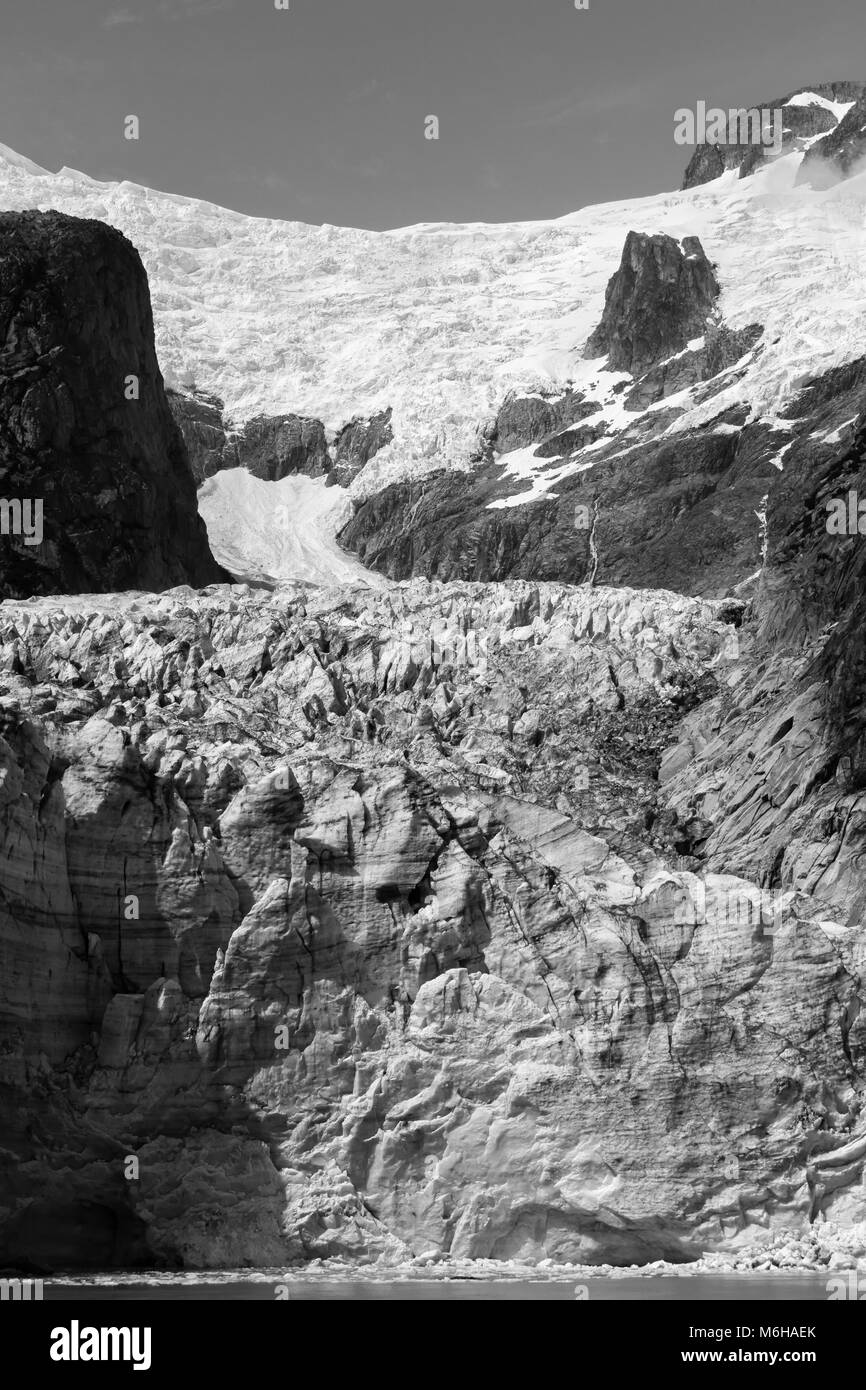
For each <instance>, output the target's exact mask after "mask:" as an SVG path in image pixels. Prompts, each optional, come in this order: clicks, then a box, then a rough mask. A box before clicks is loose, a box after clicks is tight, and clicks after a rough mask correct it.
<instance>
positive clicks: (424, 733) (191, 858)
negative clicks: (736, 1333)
mask: <svg viewBox="0 0 866 1390" xmlns="http://www.w3.org/2000/svg"><path fill="white" fill-rule="evenodd" d="M737 624H739V625H740V626H739V627H738V626H736V625H737ZM732 641H734V643H735V644H737V643H742V644H743V646H742V648H741V649H740V651H739V654H738V653H737V652H736V651H735V652H734V653H733V654H732V653H731V651H730V645H731V642H732ZM773 659H774V649H773V647H772V646H771V645H764V644H762V639H760V638H759V637H758V636H756V633H755V628H754V624H751V623H750V622H744V614H743V605H742V604H739V605H738V604H731V603H728V604H710V603H707V602H704V601H702V600H699V599H692V598H683V597H679V596H676V595H674V594H671V593H665V592H650V591H643V592H635V591H628V590H607V589H586V588H585V589H567V588H564V587H563V586H562V585H535V584H521V583H515V584H509V585H502V586H500V585H493V586H476V585H456V586H451V587H449V588H444V589H443V588H442V587H440V586H432V587H428V586H427V585H425V584H423V583H419V582H415V583H414V584H412V585H411V586H408V587H407V588H405V589H403V590H400V591H394V592H393V593H384V594H379V595H370V594H364V595H361V594H360V593H355V594H349V595H346V594H339V595H337V594H334V595H328V594H321V595H319V596H318V597H315V598H313V597H311V596H308V597H307V598H298V597H293V596H289V595H286V594H275V595H273V596H262V595H261V594H259V595H253V594H250V593H248V592H244V591H243V590H240V591H238V590H233V591H227V590H212V591H210V592H209V593H207V594H205V595H202V596H197V597H195V598H191V597H190V596H189V595H188V594H185V593H179V594H176V595H166V596H165V597H164V598H162V599H160V600H153V601H150V602H148V603H147V604H142V603H141V602H138V603H129V602H128V601H124V600H123V599H116V598H113V599H111V600H109V601H106V602H105V604H104V605H102V606H100V605H98V604H92V605H91V606H90V607H89V608H87V607H85V608H82V607H81V606H80V605H79V606H77V607H76V606H75V605H72V604H69V603H68V602H64V601H62V600H61V601H56V602H43V603H42V604H41V605H40V604H37V605H23V604H19V605H11V606H10V605H7V606H4V608H3V610H2V613H0V669H2V671H3V672H4V673H5V674H4V675H3V677H2V682H3V686H4V688H5V694H4V695H3V696H2V708H3V712H4V736H3V741H2V743H0V758H2V759H3V760H4V762H5V767H6V773H5V777H4V779H3V783H2V786H3V788H4V792H3V796H4V798H5V800H4V803H3V805H4V808H5V809H3V811H2V818H0V833H2V837H3V855H2V857H0V878H2V889H3V892H2V908H0V935H2V938H3V942H4V959H5V960H6V962H7V965H6V968H5V970H4V978H3V988H4V990H5V991H7V997H8V1003H7V1005H6V1007H5V1008H4V1010H3V1018H4V1020H5V1023H4V1027H5V1032H4V1039H3V1051H2V1066H3V1079H4V1083H5V1087H6V1089H5V1090H4V1093H3V1095H4V1101H3V1104H4V1107H5V1108H6V1109H5V1111H4V1121H6V1120H8V1122H7V1123H4V1155H3V1157H2V1162H3V1165H4V1169H5V1171H4V1173H3V1181H2V1184H0V1192H2V1194H3V1197H2V1200H3V1202H4V1204H5V1219H4V1220H2V1222H0V1240H2V1245H0V1260H2V1261H5V1262H9V1261H19V1262H20V1261H24V1260H26V1261H27V1262H28V1263H29V1264H30V1266H31V1267H33V1266H35V1267H38V1268H40V1269H44V1268H56V1267H57V1266H58V1265H60V1266H62V1265H65V1264H70V1263H75V1262H76V1254H77V1251H78V1250H79V1249H80V1248H81V1246H82V1244H83V1241H82V1234H81V1232H82V1229H83V1223H84V1222H85V1221H86V1220H90V1219H91V1217H93V1219H94V1221H95V1223H96V1225H97V1228H98V1229H100V1230H101V1229H103V1228H104V1231H105V1239H103V1240H100V1242H98V1243H94V1244H89V1245H88V1249H89V1250H93V1249H94V1248H95V1246H97V1245H98V1249H97V1259H98V1262H99V1263H100V1264H102V1265H103V1266H110V1265H112V1264H118V1265H120V1264H126V1265H129V1264H134V1263H137V1262H141V1263H147V1264H153V1263H168V1264H176V1263H184V1264H186V1265H189V1266H197V1267H214V1266H225V1265H241V1264H244V1263H249V1264H258V1265H260V1264H263V1263H264V1264H282V1263H284V1262H286V1261H291V1260H293V1259H299V1260H302V1259H305V1258H311V1257H313V1256H321V1255H329V1254H339V1255H342V1256H344V1257H348V1258H350V1259H353V1260H356V1261H362V1262H363V1261H369V1260H373V1259H378V1258H384V1259H387V1260H396V1259H401V1258H410V1257H412V1256H414V1255H421V1254H422V1253H423V1252H426V1251H429V1250H431V1249H432V1250H435V1251H438V1252H441V1253H446V1252H447V1253H448V1254H449V1255H451V1256H454V1257H465V1258H478V1257H482V1256H490V1257H493V1258H499V1259H514V1258H525V1259H528V1260H530V1261H533V1260H538V1259H541V1258H543V1257H547V1258H553V1259H558V1260H584V1261H588V1262H596V1261H602V1260H605V1261H612V1262H614V1263H626V1262H631V1261H633V1260H650V1259H653V1258H657V1257H661V1256H668V1257H671V1258H675V1259H684V1258H685V1259H687V1258H690V1257H693V1256H695V1255H697V1254H698V1253H700V1252H701V1251H704V1250H712V1249H716V1250H718V1249H725V1248H729V1247H730V1245H731V1243H732V1242H735V1241H737V1240H738V1239H739V1238H740V1237H741V1235H742V1233H743V1231H746V1230H748V1228H749V1227H750V1226H753V1227H755V1228H759V1229H762V1228H764V1227H765V1226H766V1225H767V1223H769V1224H770V1225H771V1226H778V1225H784V1226H786V1227H789V1228H794V1229H796V1230H798V1231H801V1232H806V1231H808V1229H809V1223H810V1219H811V1218H812V1216H813V1215H814V1214H815V1213H816V1211H817V1212H821V1213H825V1214H828V1215H830V1216H832V1217H833V1218H834V1219H836V1220H842V1221H844V1220H846V1219H850V1217H851V1216H852V1214H854V1212H855V1210H856V1209H857V1199H856V1195H855V1194H856V1183H858V1182H859V1177H860V1172H861V1170H862V1166H863V1159H862V1156H860V1157H858V1156H857V1154H858V1153H859V1150H857V1152H855V1153H853V1154H852V1156H851V1157H850V1158H845V1155H846V1154H847V1153H848V1152H849V1149H850V1148H851V1139H852V1134H853V1135H854V1136H855V1137H856V1136H857V1134H858V1133H859V1128H861V1127H862V1123H861V1121H860V1120H859V1105H860V1100H861V1092H862V1077H863V1069H864V1065H866V1032H864V1025H863V1023H862V1021H861V1020H862V1019H863V1018H864V1016H866V1015H864V1014H863V1012H862V1009H861V985H860V981H861V980H862V978H863V968H862V967H863V960H862V949H863V948H862V930H861V929H860V928H859V917H858V912H859V909H858V903H859V895H860V894H861V892H862V889H861V887H860V881H859V879H858V876H857V873H856V862H857V855H858V853H859V840H858V838H857V833H856V832H855V831H854V830H853V829H852V827H853V826H855V825H857V824H859V823H860V822H861V821H862V816H863V806H862V805H861V803H863V802H864V799H866V798H864V794H863V793H859V794H858V793H856V792H843V791H841V790H840V789H838V788H836V789H835V790H834V789H833V787H832V786H830V785H828V783H827V782H826V781H822V780H821V778H820V777H818V778H816V779H815V780H814V781H812V782H810V783H807V784H806V787H805V797H806V803H801V804H803V807H804V811H805V809H807V803H808V802H809V801H810V800H811V809H812V818H811V831H810V844H811V848H810V849H809V850H808V851H807V850H806V848H805V845H804V847H803V849H802V850H800V851H796V850H795V849H793V847H792V859H791V861H790V863H787V862H786V863H785V865H784V866H781V867H780V866H779V865H778V864H777V865H776V866H775V867H774V868H773V870H772V872H770V870H769V868H767V869H766V870H765V869H763V868H762V870H761V873H760V875H759V874H758V873H757V872H756V873H755V874H754V875H752V874H747V873H745V859H746V858H747V855H746V854H745V852H744V851H743V850H742V849H741V850H740V858H741V859H742V860H743V861H744V868H743V869H741V870H740V873H741V876H740V877H737V876H736V874H732V873H731V872H730V868H731V866H730V865H724V866H720V864H719V860H720V852H719V851H718V849H716V848H715V846H716V844H717V842H718V837H719V834H720V832H721V830H722V826H721V823H720V816H719V812H718V799H719V792H718V791H717V792H716V794H715V800H714V799H713V797H712V796H710V794H709V791H708V788H707V782H706V780H700V779H701V778H703V779H707V778H709V775H710V774H709V771H708V769H709V768H710V766H714V767H715V768H716V770H715V771H714V773H713V777H714V779H715V781H714V785H716V784H718V782H719V781H721V782H722V783H723V785H722V791H721V794H722V795H723V796H726V797H728V798H729V799H730V798H732V797H733V794H734V792H735V790H736V787H737V785H740V786H741V785H742V784H741V783H740V784H738V783H737V782H736V780H735V779H734V778H732V776H731V768H732V766H735V765H736V758H737V757H739V756H744V755H745V739H746V724H748V732H749V737H750V738H751V740H752V744H753V746H754V747H755V749H756V750H757V751H758V753H759V755H760V756H759V760H758V761H757V762H756V763H755V765H754V766H752V767H751V768H750V770H749V776H750V777H752V778H753V779H756V780H757V781H758V783H759V784H760V787H761V796H762V798H763V800H762V805H763V806H764V810H763V816H764V819H765V826H764V829H765V830H766V831H768V832H770V833H772V832H773V830H774V826H775V825H776V824H777V823H779V824H781V823H783V822H784V823H787V824H788V825H790V824H791V823H792V820H791V817H792V815H793V816H794V817H795V818H796V816H797V815H798V811H797V809H796V808H797V801H798V800H801V798H796V799H794V800H792V798H791V797H790V796H788V795H787V792H786V786H787V784H786V782H785V780H784V779H785V774H784V772H783V769H784V768H785V767H788V766H790V764H789V763H788V762H786V759H788V758H789V757H791V758H793V757H795V756H796V749H795V747H794V746H793V743H791V742H790V739H789V734H788V733H786V732H785V730H784V727H783V726H784V724H785V711H786V709H787V705H788V702H789V700H790V695H789V693H788V692H786V691H783V690H782V689H781V687H780V685H779V684H773V685H767V683H766V681H765V680H764V679H763V677H762V675H761V674H760V672H762V671H763V669H764V662H765V661H766V660H773ZM73 671H74V672H75V683H74V684H73V682H72V681H71V679H70V676H71V673H72V672H73ZM756 673H759V674H756ZM812 685H813V687H814V689H813V693H812V694H811V695H809V696H808V699H807V696H806V694H805V693H803V694H795V698H796V699H798V700H800V701H801V704H802V707H803V708H804V709H805V708H806V704H804V703H803V702H804V701H806V703H809V702H811V703H809V707H810V708H811V709H812V710H813V711H818V710H819V709H820V706H821V702H822V695H821V690H820V688H819V687H820V681H819V679H818V678H817V677H813V679H812ZM730 692H733V696H734V699H735V700H736V705H737V706H738V708H735V707H734V703H733V700H732V698H731V693H730ZM726 719H727V720H728V723H727V724H726V723H725V720H726ZM741 724H742V727H741ZM705 727H707V733H702V732H701V731H702V730H703V729H704V728H705ZM740 727H741V732H740V735H739V738H740V742H739V744H738V745H737V747H739V748H740V749H741V750H742V752H740V753H738V752H737V747H734V748H729V747H728V743H729V741H730V737H731V732H732V731H733V730H735V729H738V728H740ZM780 731H781V732H780ZM684 735H686V736H685V737H684ZM809 735H810V745H809V750H808V757H809V758H810V759H811V760H812V761H813V762H814V763H815V766H816V767H818V766H819V765H820V764H821V763H822V760H826V757H827V749H826V740H825V734H824V730H823V725H822V722H821V718H820V715H816V716H815V717H813V720H812V725H811V727H810V729H809ZM797 747H799V744H798V745H797ZM667 750H673V751H667ZM801 756H802V754H801ZM714 760H715V761H714ZM719 760H721V762H719ZM722 763H723V764H724V767H723V768H722ZM660 764H661V766H662V778H663V786H662V787H661V788H660V786H659V783H658V780H657V779H658V771H659V766H660ZM780 779H781V780H780ZM696 783H697V788H696V785H695V784H696ZM798 785H803V784H802V783H801V782H798ZM121 787H123V793H122V795H123V798H124V799H123V802H122V803H121V800H120V796H121V790H120V789H121ZM756 795H757V793H756ZM786 796H787V799H786ZM731 805H732V808H733V802H732V803H731ZM821 807H823V808H824V809H823V810H822V811H821V813H820V815H818V816H816V814H815V812H816V811H817V810H818V809H819V808H821ZM834 808H835V809H834ZM127 823H128V825H129V829H128V830H127V828H126V827H127ZM731 824H732V825H735V824H736V815H735V814H734V812H733V809H732V814H731ZM739 833H740V841H738V843H742V836H743V831H742V830H741V831H740V832H739ZM118 834H119V835H120V840H119V841H118V842H117V844H116V847H115V837H116V836H117V835H118ZM798 853H800V855H801V856H805V858H804V859H803V867H805V863H806V859H808V860H809V862H811V863H812V864H814V865H816V868H815V869H814V870H812V871H810V872H809V875H808V883H807V882H805V881H804V880H803V879H802V876H801V873H802V871H801V867H800V866H799V863H798V859H797V854H798ZM820 861H823V862H824V863H826V864H828V865H829V864H832V865H833V866H834V868H833V871H832V873H830V872H829V871H828V872H826V873H825V874H823V875H822V874H821V873H820V872H819V871H818V869H817V864H818V863H819V862H820ZM798 875H800V877H798ZM776 887H780V888H781V887H784V888H785V889H786V891H787V893H788V896H787V898H786V901H785V905H784V912H783V913H782V914H781V917H779V916H778V915H776V916H774V915H773V911H772V909H773V895H772V889H774V888H776ZM804 889H805V890H806V891H803V890H804ZM794 890H797V891H794ZM743 901H745V903H746V905H747V911H746V912H745V913H743V912H741V911H740V907H739V904H741V903H742V902H743ZM732 903H735V904H738V906H737V909H736V911H734V910H732V908H731V904H732ZM135 904H137V907H138V910H139V915H138V916H137V917H136V916H135V915H132V914H131V912H130V908H131V906H133V905H135ZM831 915H832V916H833V917H834V919H835V920H836V921H837V922H840V923H842V924H843V925H841V926H838V927H834V928H832V930H831V928H830V927H829V926H828V924H827V920H826V919H827V918H828V916H831ZM855 918H857V922H858V925H857V926H856V927H855V926H854V925H853V924H854V920H855ZM845 922H848V923H849V925H848V927H847V928H846V927H845V926H844V923H845ZM777 927H780V928H781V929H780V930H779V931H777V930H776V928H777ZM804 980H808V989H806V990H804V988H803V982H804ZM35 999H38V1000H39V1002H40V1007H39V1008H35V1007H34V1005H33V1001H34V1000H35ZM43 1005H44V1007H43ZM854 1147H855V1149H856V1148H857V1146H856V1145H855V1146H854ZM130 1155H134V1156H136V1157H137V1158H138V1160H139V1165H140V1172H139V1178H138V1179H137V1180H136V1181H132V1182H129V1181H125V1180H124V1178H123V1172H124V1162H125V1160H126V1158H128V1156H130ZM836 1159H838V1162H837V1163H836V1166H835V1168H834V1170H833V1179H832V1181H829V1180H827V1177H826V1173H827V1171H828V1170H827V1166H826V1165H827V1163H833V1162H834V1160H836Z"/></svg>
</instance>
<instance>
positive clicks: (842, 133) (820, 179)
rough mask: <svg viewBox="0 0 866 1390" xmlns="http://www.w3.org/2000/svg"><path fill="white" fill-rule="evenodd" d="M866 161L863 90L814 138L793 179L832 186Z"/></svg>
mask: <svg viewBox="0 0 866 1390" xmlns="http://www.w3.org/2000/svg"><path fill="white" fill-rule="evenodd" d="M864 161H866V93H864V94H863V95H861V96H860V98H859V100H858V101H857V103H856V105H854V106H852V108H851V110H850V111H849V112H848V114H847V116H845V117H843V119H842V120H841V121H840V122H839V124H838V125H837V126H836V127H835V128H834V129H833V130H832V131H831V132H830V134H829V135H825V136H824V138H823V140H817V141H816V142H815V144H814V145H812V146H811V148H810V149H808V150H807V151H806V153H805V154H804V156H803V162H802V164H801V165H800V167H799V169H798V170H797V178H796V183H798V184H809V185H810V186H811V187H812V188H832V186H833V184H835V183H839V181H840V180H841V179H846V178H850V177H851V175H852V174H854V173H859V172H862V169H863V167H864Z"/></svg>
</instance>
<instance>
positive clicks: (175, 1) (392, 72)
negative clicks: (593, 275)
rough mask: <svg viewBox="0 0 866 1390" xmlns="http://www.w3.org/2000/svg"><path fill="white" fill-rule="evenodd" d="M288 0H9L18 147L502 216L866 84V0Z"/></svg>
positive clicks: (308, 206)
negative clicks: (764, 108) (801, 91)
mask: <svg viewBox="0 0 866 1390" xmlns="http://www.w3.org/2000/svg"><path fill="white" fill-rule="evenodd" d="M288 6H289V7H288V9H280V10H278V9H277V8H276V4H275V0H0V143H3V144H6V145H9V146H11V148H12V149H14V150H16V151H17V152H18V153H19V154H23V155H26V156H28V157H29V158H30V159H33V160H35V161H36V163H37V164H41V165H43V166H45V167H46V168H48V169H52V170H56V169H59V168H60V167H61V166H62V165H69V166H71V167H72V168H76V169H81V170H83V171H84V172H85V173H88V174H90V175H91V176H92V177H94V178H99V179H117V180H120V179H130V180H132V181H133V182H136V183H142V184H146V185H148V186H150V187H152V188H158V189H161V190H165V191H168V192H173V193H183V194H187V195H189V196H191V197H197V198H205V199H207V200H209V201H211V202H215V203H219V204H222V205H223V206H226V207H230V208H235V209H238V210H239V211H242V212H246V213H251V214H253V215H256V216H264V217H283V218H290V219H294V220H298V221H304V222H314V223H332V224H336V225H342V226H357V227H371V228H384V227H397V226H407V225H410V224H414V223H418V222H430V221H459V222H465V221H490V222H503V221H513V220H525V219H532V218H536V217H537V218H546V217H554V216H557V215H560V214H563V213H566V212H571V211H573V210H575V209H576V208H579V207H583V206H586V205H587V204H592V203H600V202H608V201H613V200H617V199H620V198H626V197H629V198H630V197H637V196H640V195H642V194H649V193H655V192H659V191H662V190H664V189H666V188H671V189H674V188H677V187H679V185H680V183H681V180H682V173H683V169H684V167H685V164H686V163H687V162H688V156H689V150H688V149H685V150H684V149H683V148H682V147H681V146H678V145H677V144H676V143H675V142H674V138H673V134H674V112H675V111H676V110H677V108H680V107H691V108H693V107H694V106H695V104H696V103H697V101H699V100H704V101H706V102H707V103H708V104H709V105H710V106H720V107H722V108H724V109H728V108H730V107H738V106H743V105H745V106H753V105H762V104H763V105H767V104H768V103H769V102H770V101H771V100H773V99H774V98H778V97H781V96H784V95H785V94H786V93H788V92H789V91H792V90H794V89H795V88H797V87H800V86H803V85H805V84H808V83H810V82H811V83H816V82H820V81H831V80H841V79H846V78H847V79H850V80H866V57H864V56H863V55H864V54H866V42H864V41H866V5H864V3H863V0H823V3H822V4H821V5H814V4H812V3H807V0H725V3H724V4H722V3H719V0H589V6H588V8H587V9H582V10H578V9H576V7H575V3H574V0H288ZM858 55H859V56H858ZM128 115H135V116H137V117H138V120H139V139H138V140H127V139H125V138H124V130H125V125H124V122H125V117H127V116H128ZM430 116H435V117H437V119H438V122H439V138H438V140H430V139H426V138H425V126H427V124H428V123H427V118H428V117H430Z"/></svg>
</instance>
